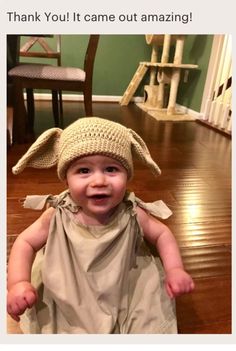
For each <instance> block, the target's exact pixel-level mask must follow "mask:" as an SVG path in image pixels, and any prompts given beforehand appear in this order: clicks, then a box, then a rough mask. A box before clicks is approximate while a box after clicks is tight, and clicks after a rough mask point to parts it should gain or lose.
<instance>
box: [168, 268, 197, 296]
mask: <svg viewBox="0 0 236 351" xmlns="http://www.w3.org/2000/svg"><path fill="white" fill-rule="evenodd" d="M165 286H166V290H167V293H168V295H169V296H170V298H174V297H176V296H179V295H182V294H186V293H189V292H191V291H192V290H193V289H194V282H193V280H192V278H191V277H190V275H189V274H188V273H187V272H185V270H184V269H182V268H173V269H170V270H169V271H167V272H166V281H165Z"/></svg>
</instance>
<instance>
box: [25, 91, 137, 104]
mask: <svg viewBox="0 0 236 351" xmlns="http://www.w3.org/2000/svg"><path fill="white" fill-rule="evenodd" d="M24 98H26V94H24ZM62 98H63V100H64V101H83V100H84V98H83V95H82V94H63V95H62ZM121 98H122V96H118V95H93V101H94V102H119V101H120V100H121ZM34 99H35V100H36V101H50V100H51V99H52V95H51V94H50V93H34ZM132 101H133V102H142V101H143V97H141V96H135V97H133V98H132Z"/></svg>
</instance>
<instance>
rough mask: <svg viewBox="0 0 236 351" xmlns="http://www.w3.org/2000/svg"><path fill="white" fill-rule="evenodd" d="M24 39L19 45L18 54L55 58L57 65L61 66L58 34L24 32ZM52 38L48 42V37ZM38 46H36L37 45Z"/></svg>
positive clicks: (59, 37)
mask: <svg viewBox="0 0 236 351" xmlns="http://www.w3.org/2000/svg"><path fill="white" fill-rule="evenodd" d="M21 37H26V41H25V42H24V43H23V44H22V45H21V47H20V53H19V54H20V56H22V57H34V58H35V57H36V58H37V57H38V58H52V59H56V60H57V65H58V66H61V36H60V35H51V34H47V35H43V34H42V35H29V34H24V35H21ZM52 38H53V39H54V40H53V41H51V42H49V40H48V39H52ZM36 44H37V45H38V46H37V45H36Z"/></svg>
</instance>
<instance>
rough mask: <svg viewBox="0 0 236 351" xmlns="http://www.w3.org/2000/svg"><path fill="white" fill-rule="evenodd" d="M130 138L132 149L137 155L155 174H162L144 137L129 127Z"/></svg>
mask: <svg viewBox="0 0 236 351" xmlns="http://www.w3.org/2000/svg"><path fill="white" fill-rule="evenodd" d="M129 132H130V138H131V150H132V153H133V152H134V153H135V154H136V156H137V157H138V158H139V159H141V161H143V163H144V164H146V165H147V166H148V167H149V168H151V170H152V171H153V173H154V174H155V175H159V174H161V170H160V168H159V167H158V165H157V164H156V163H155V162H154V161H153V159H152V157H151V155H150V152H149V150H148V148H147V145H146V144H145V142H144V141H143V139H142V138H141V137H140V136H139V135H138V134H137V133H136V132H135V131H134V130H132V129H129Z"/></svg>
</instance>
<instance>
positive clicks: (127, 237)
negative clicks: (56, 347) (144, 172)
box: [20, 190, 177, 334]
mask: <svg viewBox="0 0 236 351" xmlns="http://www.w3.org/2000/svg"><path fill="white" fill-rule="evenodd" d="M46 204H49V205H50V206H53V207H54V208H55V209H56V211H55V213H54V215H53V217H52V219H51V223H50V228H49V235H48V239H47V243H46V245H45V246H44V247H43V248H42V249H41V250H40V251H38V253H37V255H36V258H35V261H34V264H33V268H32V284H33V285H34V286H35V287H36V289H37V290H38V296H39V298H38V302H37V303H36V304H35V305H34V306H33V307H32V308H31V309H27V310H26V312H25V313H24V314H23V315H22V316H21V322H20V323H21V325H20V326H21V329H22V331H23V332H24V333H30V334H33V333H36V334H48V333H53V334H81V333H82V334H168V333H177V323H176V313H175V304H174V301H173V300H171V299H170V298H169V297H168V295H167V293H166V291H165V287H164V271H163V267H162V264H161V260H160V258H159V257H154V256H153V255H152V254H151V252H150V249H149V247H148V246H147V245H146V243H145V240H144V239H143V233H142V229H141V228H140V226H139V223H138V221H137V215H136V206H139V207H141V208H143V209H144V210H146V211H147V212H148V213H150V214H151V215H153V216H155V217H159V218H163V219H165V218H167V217H169V216H170V215H171V211H170V210H169V209H168V207H167V206H166V205H165V204H164V203H163V202H162V201H157V202H154V203H144V202H143V201H141V200H140V199H138V198H137V197H135V195H134V193H128V192H127V194H126V196H125V198H124V200H123V202H122V203H121V204H120V205H119V206H118V208H117V210H116V212H115V213H114V214H113V215H112V217H111V218H110V221H109V223H108V224H107V225H105V226H104V225H103V226H86V225H84V224H81V223H80V222H79V221H78V220H77V219H76V218H75V213H77V212H78V211H79V206H78V205H76V204H75V203H74V202H73V200H72V199H71V197H70V194H69V191H68V190H66V191H64V192H63V193H61V194H60V195H58V196H52V195H45V196H27V198H26V200H25V204H24V206H25V207H27V208H34V209H42V208H43V207H44V206H45V205H46Z"/></svg>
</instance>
